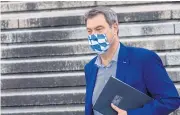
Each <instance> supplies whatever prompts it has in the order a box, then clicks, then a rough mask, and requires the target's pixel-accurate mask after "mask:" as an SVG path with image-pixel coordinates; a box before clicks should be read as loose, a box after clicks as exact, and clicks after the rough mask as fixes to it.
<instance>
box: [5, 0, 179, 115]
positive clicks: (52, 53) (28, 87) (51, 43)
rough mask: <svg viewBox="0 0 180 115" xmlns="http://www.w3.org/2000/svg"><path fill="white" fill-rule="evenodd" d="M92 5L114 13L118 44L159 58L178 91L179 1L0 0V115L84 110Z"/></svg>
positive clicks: (71, 114)
mask: <svg viewBox="0 0 180 115" xmlns="http://www.w3.org/2000/svg"><path fill="white" fill-rule="evenodd" d="M96 6H109V7H110V8H112V9H113V10H114V11H116V12H117V14H118V18H119V29H120V31H119V37H120V41H121V42H122V43H124V44H125V45H129V46H134V47H143V48H147V49H150V50H153V51H155V52H156V53H157V54H158V55H159V56H160V57H161V59H162V61H163V64H164V66H165V68H166V70H167V72H168V74H169V76H170V78H171V79H172V81H173V82H174V84H175V86H176V88H177V89H178V91H179V92H180V2H177V1H144V2H143V1H107V2H103V1H89V2H86V1H84V2H82V1H76V2H75V1H74V2H73V1H52V2H50V1H49V2H48V1H46V2H42V1H41V2H40V1H39V2H38V1H37V2H1V108H2V111H1V114H2V115H84V95H85V80H84V72H83V69H84V65H85V64H86V63H87V62H88V61H89V60H90V59H91V58H92V57H94V56H95V53H94V52H92V51H91V49H90V48H89V45H88V41H87V32H86V27H85V23H84V17H83V15H84V13H85V12H87V11H88V10H90V9H91V8H93V7H96ZM152 85H153V84H152ZM157 87H158V86H157ZM171 115H180V109H178V110H177V111H175V112H174V113H172V114H171Z"/></svg>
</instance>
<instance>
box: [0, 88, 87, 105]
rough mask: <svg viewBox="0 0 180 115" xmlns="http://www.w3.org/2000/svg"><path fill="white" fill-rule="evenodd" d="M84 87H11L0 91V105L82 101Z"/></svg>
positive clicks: (73, 102)
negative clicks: (11, 88)
mask: <svg viewBox="0 0 180 115" xmlns="http://www.w3.org/2000/svg"><path fill="white" fill-rule="evenodd" d="M84 95H85V87H63V88H36V89H13V90H2V91H1V106H27V105H29V106H30V105H57V104H59V105H61V104H62V105H67V104H82V103H84Z"/></svg>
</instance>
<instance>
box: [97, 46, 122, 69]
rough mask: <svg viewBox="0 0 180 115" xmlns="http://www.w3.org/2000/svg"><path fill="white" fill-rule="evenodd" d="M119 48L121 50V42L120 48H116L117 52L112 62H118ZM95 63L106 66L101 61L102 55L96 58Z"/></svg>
mask: <svg viewBox="0 0 180 115" xmlns="http://www.w3.org/2000/svg"><path fill="white" fill-rule="evenodd" d="M119 50H120V43H119V45H118V48H117V50H116V52H115V54H114V56H113V58H112V60H111V62H110V63H112V62H113V61H114V62H117V61H118V55H119ZM95 64H96V65H97V66H98V67H104V65H103V64H102V63H101V57H100V55H98V56H97V59H96V61H95Z"/></svg>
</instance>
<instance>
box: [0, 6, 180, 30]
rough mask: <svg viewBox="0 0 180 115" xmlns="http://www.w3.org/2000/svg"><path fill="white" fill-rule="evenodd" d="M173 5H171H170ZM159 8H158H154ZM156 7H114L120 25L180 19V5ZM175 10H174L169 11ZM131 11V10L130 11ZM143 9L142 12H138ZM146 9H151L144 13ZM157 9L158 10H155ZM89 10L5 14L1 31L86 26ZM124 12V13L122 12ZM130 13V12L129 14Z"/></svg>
mask: <svg viewBox="0 0 180 115" xmlns="http://www.w3.org/2000/svg"><path fill="white" fill-rule="evenodd" d="M170 5H171V4H170ZM154 7H157V8H154ZM159 7H160V6H159V5H156V6H143V7H142V6H141V7H135V8H133V9H131V8H128V7H126V8H121V7H120V8H119V7H118V8H117V7H112V9H113V10H114V11H116V12H117V15H118V19H119V22H120V23H124V22H144V21H157V20H170V19H175V20H176V19H180V15H179V12H180V8H179V7H180V4H174V6H172V7H170V6H169V5H165V6H162V8H163V7H165V8H167V9H163V10H162V9H160V8H159ZM169 8H173V9H169ZM129 9H131V10H129ZM137 9H138V10H139V9H141V10H139V11H138V10H137ZM142 9H143V10H142ZM144 9H149V10H147V11H144ZM154 9H156V10H154ZM88 10H89V9H84V10H82V9H81V10H80V9H77V10H70V11H66V10H65V11H53V12H40V13H39V12H38V13H31V14H25V13H23V14H7V15H6V14H4V15H2V20H1V29H2V30H4V29H17V28H37V27H41V28H42V27H58V26H73V25H74V26H77V25H84V24H85V22H84V14H85V12H87V11H88ZM122 11H124V12H122ZM127 11H129V12H127Z"/></svg>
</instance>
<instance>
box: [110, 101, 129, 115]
mask: <svg viewBox="0 0 180 115" xmlns="http://www.w3.org/2000/svg"><path fill="white" fill-rule="evenodd" d="M111 107H112V108H113V109H114V110H115V111H117V112H118V115H127V112H126V111H124V110H122V109H120V108H118V107H117V106H115V105H114V104H112V103H111Z"/></svg>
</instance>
